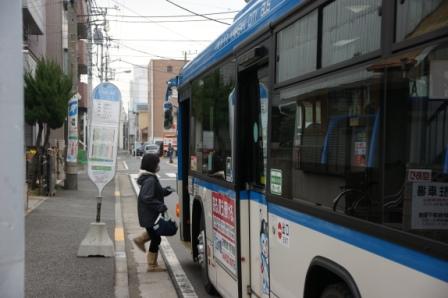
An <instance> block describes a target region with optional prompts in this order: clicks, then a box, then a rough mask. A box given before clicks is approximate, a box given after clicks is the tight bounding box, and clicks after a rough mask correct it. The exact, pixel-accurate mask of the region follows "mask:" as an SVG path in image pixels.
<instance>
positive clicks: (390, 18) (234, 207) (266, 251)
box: [168, 0, 448, 298]
mask: <svg viewBox="0 0 448 298" xmlns="http://www.w3.org/2000/svg"><path fill="white" fill-rule="evenodd" d="M172 86H177V89H178V99H179V109H178V120H177V122H178V123H177V127H178V152H179V157H178V158H179V160H178V165H179V172H178V194H179V206H180V234H181V238H182V240H184V241H187V242H190V243H191V249H192V254H193V257H194V259H195V260H197V261H198V262H199V263H200V264H201V266H202V269H203V279H204V284H205V286H206V289H207V290H209V291H213V290H216V291H218V292H219V293H220V294H221V295H222V296H223V297H281V298H284V297H326V298H328V297H375V298H376V297H441V298H442V297H444V298H446V297H448V245H447V243H448V1H447V0H333V1H328V0H314V1H311V0H309V1H304V0H302V1H300V0H252V1H250V2H249V3H248V4H247V5H246V7H245V8H244V9H243V10H242V11H241V12H240V13H239V14H238V15H237V16H236V18H235V20H234V22H233V24H232V25H231V26H230V27H229V28H228V30H227V31H225V32H224V33H223V34H222V35H221V36H219V37H218V38H217V39H216V41H214V42H213V43H212V44H210V46H209V47H208V48H207V49H205V50H204V51H203V52H202V53H201V54H199V55H198V56H197V57H196V58H195V59H194V60H192V61H191V62H190V63H189V64H187V65H186V66H185V67H184V69H183V70H182V72H181V74H180V75H179V76H178V77H177V78H176V79H175V80H172V81H171V84H170V88H171V87H172ZM168 94H169V92H168ZM169 112H170V110H168V114H169ZM168 125H169V123H168Z"/></svg>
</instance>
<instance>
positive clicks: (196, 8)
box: [94, 0, 246, 108]
mask: <svg viewBox="0 0 448 298" xmlns="http://www.w3.org/2000/svg"><path fill="white" fill-rule="evenodd" d="M170 1H171V2H173V3H175V4H177V5H180V6H182V7H184V8H186V9H188V10H190V11H193V12H195V13H198V14H211V15H207V16H208V17H210V18H213V19H217V20H219V21H220V22H224V23H229V24H230V23H231V22H232V19H233V17H234V16H235V11H239V10H241V9H242V7H244V5H245V4H246V3H245V2H244V0H224V1H222V0H170ZM94 2H96V4H97V5H98V6H101V7H108V8H114V7H115V8H118V10H117V9H108V20H109V21H110V22H109V24H110V25H109V35H110V37H112V38H113V39H116V41H114V42H113V43H112V45H113V46H112V48H111V49H110V56H111V60H112V62H111V64H110V67H112V68H113V69H115V70H116V72H117V75H116V81H113V82H114V83H115V84H117V86H118V87H119V88H120V89H121V90H122V96H123V104H124V106H125V108H126V107H127V101H128V100H129V80H131V79H132V73H131V74H127V73H123V71H126V70H131V69H132V68H133V66H132V64H138V65H143V66H147V65H148V63H149V60H150V59H160V58H173V59H183V58H184V55H185V53H187V59H189V60H190V59H192V58H194V56H196V55H197V54H198V53H200V52H201V51H202V50H203V49H205V48H206V47H207V45H208V44H210V43H211V42H212V41H213V40H215V39H216V38H217V37H218V36H219V35H220V34H221V33H222V32H223V31H225V30H226V29H227V28H228V25H225V24H221V23H218V22H214V21H202V20H203V19H204V18H201V17H172V16H179V15H191V13H190V12H188V11H185V10H182V9H181V8H179V7H176V6H175V5H173V4H171V3H169V2H168V1H166V0H96V1H94ZM142 16H144V17H142ZM161 16H167V17H161ZM179 20H182V22H172V21H179ZM188 20H201V21H193V22H188ZM161 21H165V22H163V23H162V22H161ZM166 21H170V22H166ZM171 40H174V41H171ZM119 59H121V61H119Z"/></svg>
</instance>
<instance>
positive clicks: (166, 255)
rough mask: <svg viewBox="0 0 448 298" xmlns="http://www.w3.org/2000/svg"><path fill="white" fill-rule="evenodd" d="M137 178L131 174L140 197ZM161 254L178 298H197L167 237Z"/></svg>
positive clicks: (161, 245) (135, 190) (161, 247)
mask: <svg viewBox="0 0 448 298" xmlns="http://www.w3.org/2000/svg"><path fill="white" fill-rule="evenodd" d="M137 177H138V174H129V179H130V180H131V184H132V187H133V189H134V192H135V193H136V194H137V195H138V191H139V187H138V185H137V181H136V178H137ZM160 252H161V255H162V258H163V261H164V262H165V266H166V269H167V271H168V274H169V276H170V278H171V281H172V282H173V285H174V288H175V290H176V293H177V296H179V297H181V298H197V297H198V295H197V294H196V291H195V290H194V288H193V285H192V284H191V282H190V280H189V279H188V277H187V275H186V274H185V272H184V270H183V269H182V266H181V265H180V263H179V260H178V259H177V257H176V254H175V253H174V251H173V249H172V248H171V245H170V243H169V242H168V240H167V239H166V237H162V242H161V243H160Z"/></svg>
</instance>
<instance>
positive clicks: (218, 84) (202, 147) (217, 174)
mask: <svg viewBox="0 0 448 298" xmlns="http://www.w3.org/2000/svg"><path fill="white" fill-rule="evenodd" d="M234 88H235V64H233V63H228V64H226V65H224V66H221V67H219V68H217V69H216V70H214V71H212V72H210V73H208V74H207V75H205V76H203V77H202V78H200V79H197V80H195V81H193V84H192V96H191V101H192V107H191V122H190V123H191V129H190V133H191V136H190V140H191V141H190V146H191V147H190V169H191V170H192V171H195V172H198V173H202V174H205V175H208V176H211V177H214V178H218V179H223V180H225V179H226V180H230V179H229V177H230V176H231V173H229V171H226V165H227V166H228V165H229V164H231V162H232V160H231V158H232V155H231V149H232V142H231V131H232V129H231V127H232V126H233V110H232V106H233V102H232V101H233V96H234V94H235V89H234ZM227 170H228V169H227ZM226 176H229V177H226Z"/></svg>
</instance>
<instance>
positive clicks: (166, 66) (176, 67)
mask: <svg viewBox="0 0 448 298" xmlns="http://www.w3.org/2000/svg"><path fill="white" fill-rule="evenodd" d="M186 62H187V61H185V60H164V59H157V60H151V61H150V62H149V65H148V86H149V87H148V89H149V90H148V91H149V92H148V117H149V120H148V125H149V126H148V138H149V140H150V141H156V140H163V139H164V138H166V137H167V136H169V137H171V138H175V137H176V127H175V126H173V127H172V128H171V129H168V130H166V129H164V127H163V118H164V113H163V103H164V101H165V94H166V88H167V85H166V82H167V81H168V80H169V79H171V78H173V77H175V76H176V75H177V74H179V72H180V70H181V69H182V67H183V66H184V65H185V64H186ZM176 96H177V95H175V94H173V96H172V98H171V102H172V103H173V105H174V106H175V110H176V109H177V98H176Z"/></svg>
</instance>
